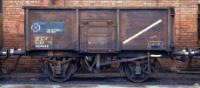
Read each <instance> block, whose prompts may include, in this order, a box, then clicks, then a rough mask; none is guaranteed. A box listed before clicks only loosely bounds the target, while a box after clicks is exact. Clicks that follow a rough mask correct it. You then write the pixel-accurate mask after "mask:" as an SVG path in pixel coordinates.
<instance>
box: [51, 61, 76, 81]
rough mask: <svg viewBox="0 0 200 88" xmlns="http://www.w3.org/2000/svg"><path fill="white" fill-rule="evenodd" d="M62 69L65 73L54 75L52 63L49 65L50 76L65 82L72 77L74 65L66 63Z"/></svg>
mask: <svg viewBox="0 0 200 88" xmlns="http://www.w3.org/2000/svg"><path fill="white" fill-rule="evenodd" d="M64 65H65V66H63V68H62V71H63V73H64V74H63V75H56V76H55V75H53V69H51V67H50V65H49V66H48V77H49V78H50V79H51V80H52V81H55V82H64V81H67V80H69V79H70V78H71V76H72V74H73V73H74V65H73V64H72V63H71V62H69V63H66V64H64Z"/></svg>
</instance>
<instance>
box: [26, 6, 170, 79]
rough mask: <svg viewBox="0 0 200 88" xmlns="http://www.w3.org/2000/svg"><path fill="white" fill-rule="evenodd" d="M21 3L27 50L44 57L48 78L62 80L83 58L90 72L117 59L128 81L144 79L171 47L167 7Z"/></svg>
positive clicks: (101, 69)
mask: <svg viewBox="0 0 200 88" xmlns="http://www.w3.org/2000/svg"><path fill="white" fill-rule="evenodd" d="M24 9H25V50H26V55H30V56H41V57H45V66H44V67H45V71H46V72H47V74H48V76H49V78H50V79H52V80H53V81H57V82H63V81H67V80H68V79H69V78H70V77H71V76H72V75H73V74H74V73H75V72H76V71H77V70H78V69H79V68H80V67H82V66H83V65H82V64H81V63H84V66H86V68H87V69H88V70H89V71H91V72H102V71H103V70H104V69H106V68H109V67H110V66H111V65H112V64H118V65H119V69H120V70H121V71H123V72H124V73H125V75H126V76H127V78H128V79H129V80H130V81H133V82H143V81H145V80H147V79H148V78H149V76H150V75H151V73H153V68H154V61H155V59H156V58H159V57H162V56H165V55H168V54H169V53H170V52H171V47H173V41H172V35H173V34H172V33H173V32H172V31H173V30H172V29H173V16H172V15H173V9H172V8H170V7H169V8H97V7H93V8H72V7H41V6H25V7H24Z"/></svg>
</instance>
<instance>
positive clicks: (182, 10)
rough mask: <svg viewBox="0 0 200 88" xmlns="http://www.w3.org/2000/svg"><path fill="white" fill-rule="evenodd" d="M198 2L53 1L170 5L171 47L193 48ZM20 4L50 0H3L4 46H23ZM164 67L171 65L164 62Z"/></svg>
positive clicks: (62, 0) (63, 2)
mask: <svg viewBox="0 0 200 88" xmlns="http://www.w3.org/2000/svg"><path fill="white" fill-rule="evenodd" d="M198 3H200V0H56V5H57V6H73V7H74V6H75V7H96V6H98V7H165V6H173V7H175V27H174V41H175V46H176V47H179V48H184V47H190V48H192V47H197V10H198ZM24 5H38V6H41V5H42V6H49V5H51V2H50V0H3V35H4V47H7V48H11V47H24V12H23V9H22V6H24ZM24 60H25V61H22V62H24V63H22V66H23V64H24V65H26V66H28V64H27V63H28V62H29V61H31V59H29V60H26V59H24ZM26 61H27V62H26ZM9 62H12V61H8V62H7V63H6V64H10V63H9ZM161 62H162V61H161ZM168 62H169V63H170V61H168ZM164 63H165V62H164ZM11 64H12V63H11ZM36 64H37V63H36ZM36 64H35V65H36ZM31 65H33V64H31ZM166 66H168V67H169V66H172V65H169V64H167V65H166ZM36 67H37V66H36Z"/></svg>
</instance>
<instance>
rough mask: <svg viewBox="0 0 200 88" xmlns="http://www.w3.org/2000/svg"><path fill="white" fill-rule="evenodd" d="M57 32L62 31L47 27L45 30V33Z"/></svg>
mask: <svg viewBox="0 0 200 88" xmlns="http://www.w3.org/2000/svg"><path fill="white" fill-rule="evenodd" d="M57 32H62V30H61V29H47V30H46V33H52V34H54V33H57Z"/></svg>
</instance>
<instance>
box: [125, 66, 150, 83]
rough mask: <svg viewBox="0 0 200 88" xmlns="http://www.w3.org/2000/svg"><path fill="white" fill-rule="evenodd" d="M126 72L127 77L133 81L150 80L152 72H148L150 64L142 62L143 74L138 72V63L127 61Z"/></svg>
mask: <svg viewBox="0 0 200 88" xmlns="http://www.w3.org/2000/svg"><path fill="white" fill-rule="evenodd" d="M124 72H125V75H126V76H127V78H128V79H129V80H130V81H132V82H137V83H138V82H144V81H146V80H148V78H149V77H150V74H149V72H148V64H147V63H143V64H141V71H140V72H141V74H136V63H127V64H125V65H124Z"/></svg>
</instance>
